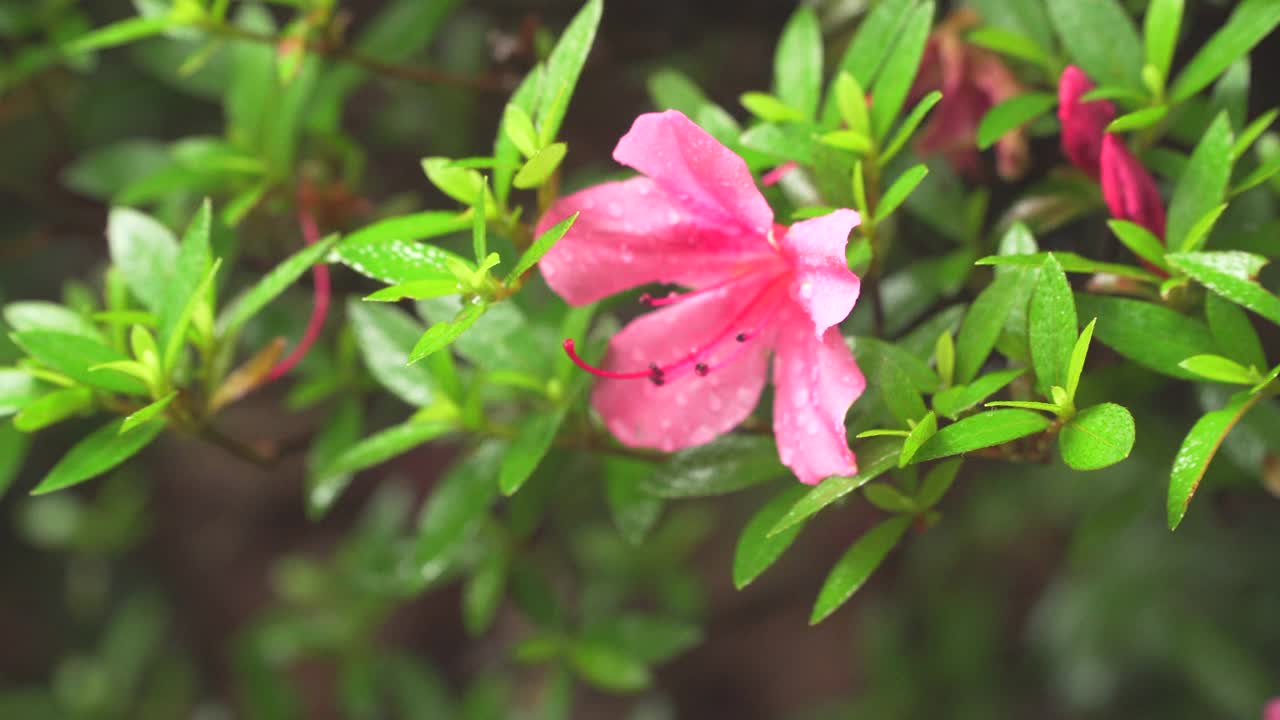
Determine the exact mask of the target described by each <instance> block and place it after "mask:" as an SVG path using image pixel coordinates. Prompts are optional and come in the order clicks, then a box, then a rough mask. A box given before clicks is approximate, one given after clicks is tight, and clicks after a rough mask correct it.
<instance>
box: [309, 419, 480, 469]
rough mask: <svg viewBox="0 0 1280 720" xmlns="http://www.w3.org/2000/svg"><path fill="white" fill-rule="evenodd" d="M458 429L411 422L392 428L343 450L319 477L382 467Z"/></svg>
mask: <svg viewBox="0 0 1280 720" xmlns="http://www.w3.org/2000/svg"><path fill="white" fill-rule="evenodd" d="M455 429H456V426H455V425H454V424H453V423H451V422H440V421H417V420H408V421H405V422H402V423H400V424H398V425H392V426H391V427H389V428H386V429H385V430H379V431H378V432H376V433H374V434H372V435H370V436H369V437H366V438H365V439H363V440H361V441H360V442H358V443H356V444H354V445H352V446H350V447H348V448H347V449H345V450H343V451H342V452H341V453H339V454H338V455H337V456H336V457H335V458H333V460H332V461H331V462H330V463H328V464H327V465H325V466H324V467H322V468H319V469H318V473H317V474H318V475H319V476H320V477H323V478H330V477H333V476H336V475H348V474H351V473H356V472H359V471H361V470H364V469H366V468H371V467H374V466H375V465H381V464H382V463H384V462H386V461H388V460H390V459H391V458H394V457H398V456H400V455H403V454H405V453H407V452H409V451H410V450H412V449H414V448H416V447H418V446H419V445H423V444H425V443H428V442H431V441H432V440H435V439H436V438H438V437H440V436H441V435H445V434H447V433H449V432H451V431H453V430H455Z"/></svg>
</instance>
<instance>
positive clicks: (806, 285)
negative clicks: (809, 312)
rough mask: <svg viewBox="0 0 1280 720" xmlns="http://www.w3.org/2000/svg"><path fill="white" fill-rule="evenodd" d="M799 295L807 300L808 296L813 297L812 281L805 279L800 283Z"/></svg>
mask: <svg viewBox="0 0 1280 720" xmlns="http://www.w3.org/2000/svg"><path fill="white" fill-rule="evenodd" d="M800 297H802V298H804V299H805V300H808V299H809V298H811V297H813V283H812V282H809V281H808V280H805V281H804V282H802V283H800Z"/></svg>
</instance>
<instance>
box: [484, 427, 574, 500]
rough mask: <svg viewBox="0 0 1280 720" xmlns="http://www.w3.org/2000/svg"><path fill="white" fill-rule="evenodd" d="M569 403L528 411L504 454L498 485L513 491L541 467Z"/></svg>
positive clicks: (504, 489) (508, 493)
mask: <svg viewBox="0 0 1280 720" xmlns="http://www.w3.org/2000/svg"><path fill="white" fill-rule="evenodd" d="M567 410H568V406H567V405H562V406H560V407H557V408H554V409H551V410H544V411H542V412H535V413H530V414H527V415H525V416H524V417H523V418H522V419H521V420H520V426H519V429H517V430H516V435H515V437H514V438H512V439H511V447H509V448H508V449H507V453H506V455H505V456H504V457H503V458H502V467H501V468H500V469H499V472H498V487H500V488H501V489H502V492H503V494H504V495H514V494H515V493H516V491H518V490H519V489H520V488H521V487H522V486H523V485H524V483H525V481H527V480H528V479H529V476H531V475H533V471H534V470H537V469H538V465H539V464H540V463H541V462H542V458H544V457H546V455H547V451H549V450H550V449H551V443H552V442H553V441H554V440H555V439H556V433H558V432H559V431H560V425H561V423H563V422H564V416H565V412H566V411H567Z"/></svg>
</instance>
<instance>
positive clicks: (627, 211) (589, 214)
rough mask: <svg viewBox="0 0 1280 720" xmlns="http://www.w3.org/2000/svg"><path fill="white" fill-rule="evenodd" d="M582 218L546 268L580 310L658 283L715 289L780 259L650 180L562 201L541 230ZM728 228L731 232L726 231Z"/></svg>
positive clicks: (597, 189)
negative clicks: (574, 217)
mask: <svg viewBox="0 0 1280 720" xmlns="http://www.w3.org/2000/svg"><path fill="white" fill-rule="evenodd" d="M575 212H578V213H581V214H580V215H579V216H578V219H577V221H576V222H574V224H573V227H571V228H569V232H568V233H566V234H565V236H564V237H562V238H560V241H559V242H557V243H556V244H555V245H554V246H553V247H552V248H551V251H550V252H548V253H547V254H546V255H545V256H544V257H543V258H542V261H541V262H540V263H539V267H540V269H541V270H542V276H543V278H545V279H546V281H547V284H548V285H550V286H551V289H552V290H554V291H556V292H557V293H558V294H559V295H560V296H562V297H563V298H564V299H565V300H567V301H569V302H570V303H572V304H575V305H581V304H585V303H589V302H594V301H596V300H599V299H601V298H603V297H607V296H609V295H612V294H614V293H617V292H621V291H623V290H627V289H629V288H633V287H637V286H639V285H645V284H648V283H653V282H664V283H676V284H679V285H685V286H689V287H699V286H704V285H710V284H714V283H716V282H722V281H724V280H727V279H729V278H730V277H732V276H733V275H735V274H739V273H741V272H742V271H743V270H744V269H745V268H747V267H749V266H751V265H753V264H756V263H758V262H772V258H773V256H774V252H773V249H772V248H771V247H770V246H769V244H768V242H767V241H765V240H764V239H763V236H760V237H757V236H753V235H744V234H742V233H740V232H738V231H737V229H736V228H721V227H718V226H717V225H714V224H711V223H708V222H707V221H706V220H705V219H703V218H702V217H700V216H699V215H697V214H696V211H690V210H689V209H688V208H687V207H686V206H682V205H678V204H675V203H672V202H671V199H670V198H669V197H668V196H667V195H666V194H665V193H663V192H662V190H660V189H659V188H658V186H657V185H656V184H655V183H654V181H653V180H650V179H649V178H643V177H639V178H632V179H630V180H623V181H621V182H611V183H604V184H602V185H597V186H595V187H592V188H588V189H586V190H583V191H581V192H577V193H574V194H573V195H570V196H568V197H565V198H561V199H560V200H559V201H557V202H556V203H555V204H554V205H552V206H551V209H550V210H548V211H547V213H546V214H545V215H543V217H542V219H541V220H540V221H539V222H538V228H537V232H538V233H539V234H541V233H542V232H543V231H545V230H546V229H547V228H549V227H551V226H552V225H554V224H556V223H558V222H560V221H561V220H563V219H565V218H566V217H569V216H570V215H572V214H573V213H575ZM726 230H728V232H726Z"/></svg>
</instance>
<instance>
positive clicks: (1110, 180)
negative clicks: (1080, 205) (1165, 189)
mask: <svg viewBox="0 0 1280 720" xmlns="http://www.w3.org/2000/svg"><path fill="white" fill-rule="evenodd" d="M1098 164H1099V167H1100V169H1101V171H1102V197H1103V198H1104V199H1105V200H1106V201H1107V207H1108V208H1109V209H1110V210H1111V215H1112V217H1116V218H1119V219H1121V220H1128V221H1129V222H1132V223H1135V224H1138V225H1141V226H1142V227H1144V228H1146V229H1148V230H1150V231H1151V234H1153V235H1155V236H1156V237H1158V238H1160V239H1164V224H1165V212H1164V201H1163V200H1161V199H1160V190H1159V189H1158V188H1157V187H1156V181H1155V178H1153V177H1151V173H1148V172H1147V169H1146V168H1145V167H1143V166H1142V163H1140V162H1138V158H1136V157H1134V156H1133V153H1131V152H1129V148H1127V147H1125V144H1124V142H1123V141H1122V140H1120V138H1118V137H1116V136H1115V135H1112V134H1111V133H1107V134H1106V135H1105V136H1104V137H1103V138H1102V151H1101V153H1100V154H1099V163H1098Z"/></svg>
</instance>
